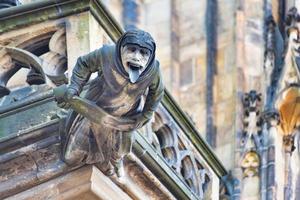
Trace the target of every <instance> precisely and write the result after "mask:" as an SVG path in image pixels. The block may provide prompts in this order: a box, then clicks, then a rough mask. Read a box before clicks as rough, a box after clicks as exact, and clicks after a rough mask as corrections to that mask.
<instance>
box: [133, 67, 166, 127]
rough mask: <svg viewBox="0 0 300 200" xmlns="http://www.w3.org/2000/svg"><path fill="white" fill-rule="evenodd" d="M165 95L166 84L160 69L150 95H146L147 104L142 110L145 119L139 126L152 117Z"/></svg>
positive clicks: (149, 92)
mask: <svg viewBox="0 0 300 200" xmlns="http://www.w3.org/2000/svg"><path fill="white" fill-rule="evenodd" d="M163 96H164V85H163V82H162V76H161V73H160V70H158V72H157V75H156V76H155V78H154V80H153V82H152V83H151V85H150V86H149V91H148V95H147V97H146V101H145V105H144V108H143V111H142V116H143V121H142V124H141V125H139V127H141V126H142V125H144V124H145V123H147V122H148V121H149V120H150V119H151V118H152V115H153V113H154V111H155V110H156V108H157V107H158V104H159V103H160V101H161V99H162V98H163Z"/></svg>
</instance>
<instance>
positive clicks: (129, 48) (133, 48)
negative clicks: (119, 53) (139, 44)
mask: <svg viewBox="0 0 300 200" xmlns="http://www.w3.org/2000/svg"><path fill="white" fill-rule="evenodd" d="M128 50H129V51H130V52H135V51H136V47H135V46H129V47H128Z"/></svg>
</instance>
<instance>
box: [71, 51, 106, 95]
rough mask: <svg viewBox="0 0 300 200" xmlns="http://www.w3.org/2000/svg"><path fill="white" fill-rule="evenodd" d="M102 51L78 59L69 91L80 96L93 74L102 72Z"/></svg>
mask: <svg viewBox="0 0 300 200" xmlns="http://www.w3.org/2000/svg"><path fill="white" fill-rule="evenodd" d="M101 55H102V54H101V49H97V50H95V51H93V52H91V53H88V54H86V55H84V56H80V57H79V58H78V59H77V62H76V65H75V66H74V69H73V73H72V76H71V80H70V85H69V87H68V88H69V89H72V90H74V91H76V93H77V95H79V94H80V92H81V90H82V88H83V86H84V85H85V84H86V82H87V81H88V80H89V78H90V76H91V74H92V73H93V72H96V71H99V70H101V69H100V67H101V66H102V56H101Z"/></svg>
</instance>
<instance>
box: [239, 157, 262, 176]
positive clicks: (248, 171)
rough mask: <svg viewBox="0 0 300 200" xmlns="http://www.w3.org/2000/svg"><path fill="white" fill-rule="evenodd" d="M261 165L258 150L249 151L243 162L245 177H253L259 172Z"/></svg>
mask: <svg viewBox="0 0 300 200" xmlns="http://www.w3.org/2000/svg"><path fill="white" fill-rule="evenodd" d="M259 165H260V161H259V157H258V155H257V153H256V152H253V151H250V152H248V153H247V154H246V155H245V156H244V158H243V160H242V163H241V166H242V168H243V169H244V177H252V176H255V175H257V174H258V167H259Z"/></svg>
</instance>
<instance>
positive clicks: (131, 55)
mask: <svg viewBox="0 0 300 200" xmlns="http://www.w3.org/2000/svg"><path fill="white" fill-rule="evenodd" d="M150 56H151V51H150V50H149V49H147V48H144V47H140V46H139V45H136V44H127V45H125V46H123V47H122V48H121V60H122V65H123V67H124V69H125V71H126V72H127V73H128V75H129V79H130V82H131V83H135V82H136V81H137V79H138V78H139V76H140V75H141V73H142V72H143V71H144V70H145V69H146V67H147V64H148V62H149V59H150Z"/></svg>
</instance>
